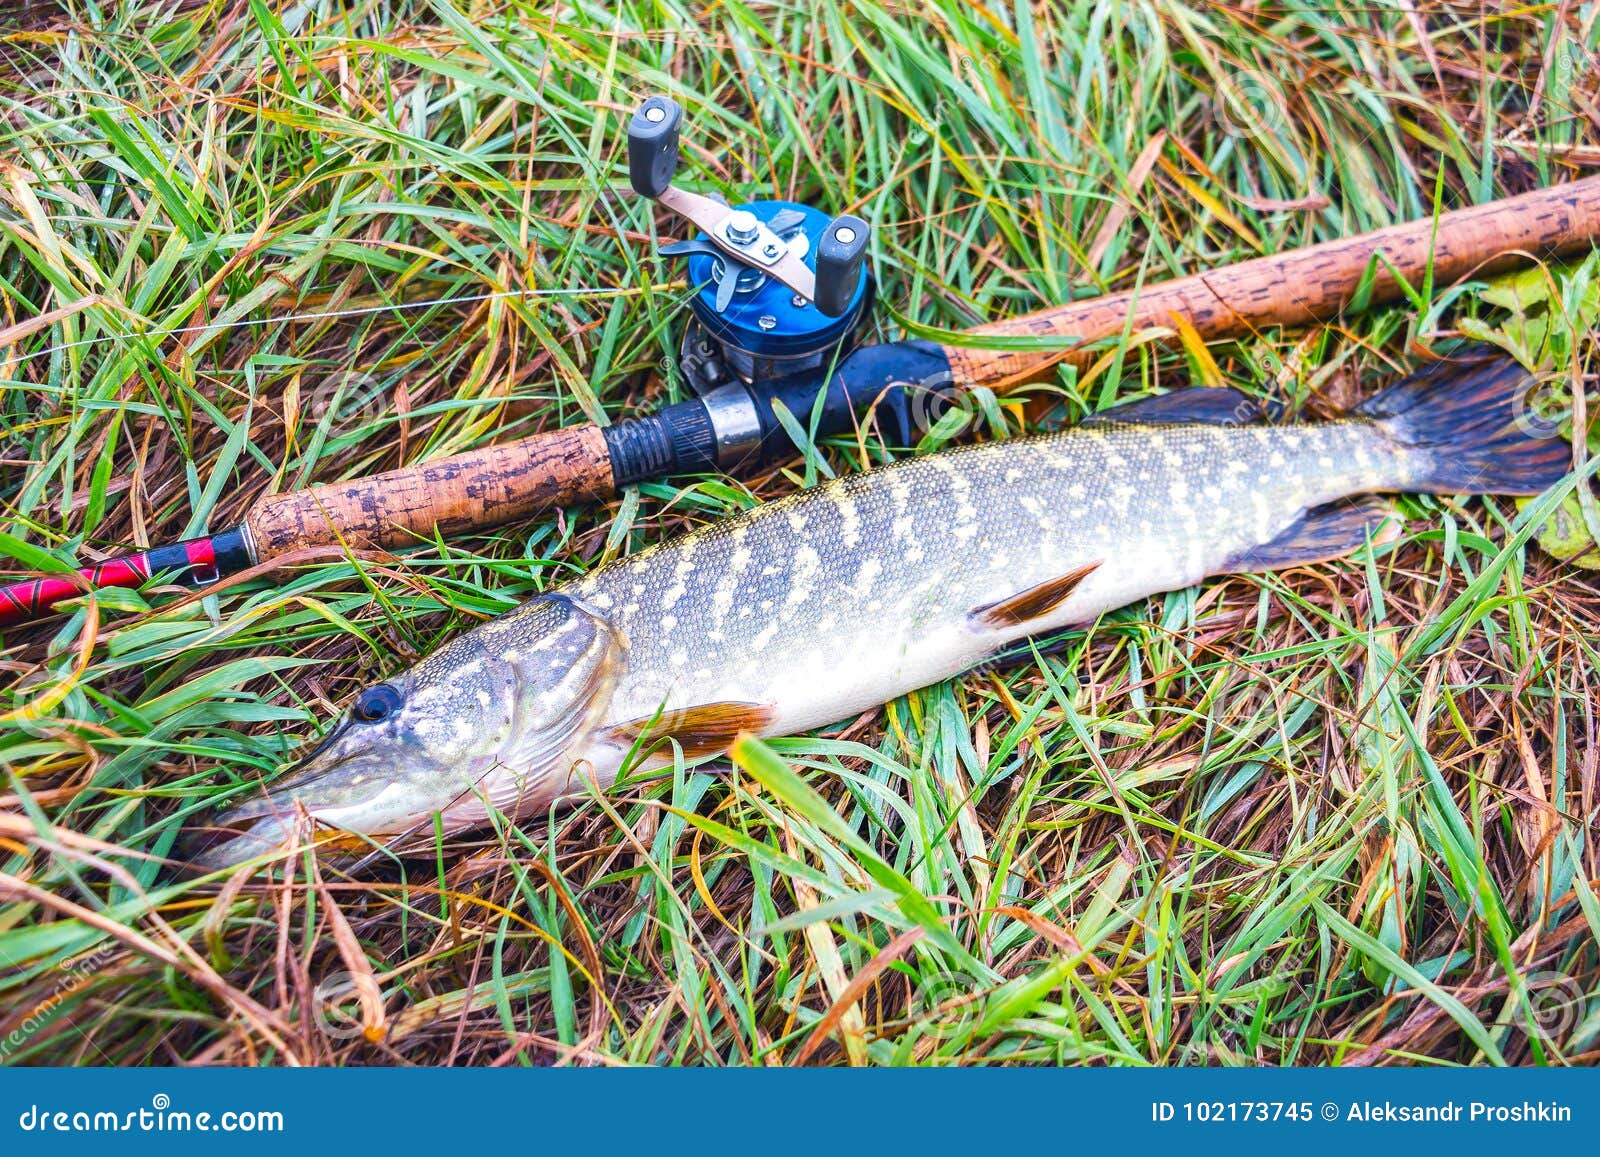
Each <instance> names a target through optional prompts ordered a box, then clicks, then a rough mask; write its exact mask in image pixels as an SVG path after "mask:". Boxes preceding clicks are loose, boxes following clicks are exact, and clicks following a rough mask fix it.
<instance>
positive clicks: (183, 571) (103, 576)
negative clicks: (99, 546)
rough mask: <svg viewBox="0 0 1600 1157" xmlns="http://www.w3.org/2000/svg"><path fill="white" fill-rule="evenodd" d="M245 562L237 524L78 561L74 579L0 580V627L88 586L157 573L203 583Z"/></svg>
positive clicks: (126, 582) (132, 581) (127, 582)
mask: <svg viewBox="0 0 1600 1157" xmlns="http://www.w3.org/2000/svg"><path fill="white" fill-rule="evenodd" d="M248 565H250V558H249V552H248V551H247V550H246V549H245V546H244V537H243V535H241V534H240V533H239V532H238V531H236V530H232V531H226V532H224V533H222V534H217V535H213V536H211V537H208V538H191V539H188V540H186V541H184V542H177V543H173V544H172V545H171V546H157V547H152V548H151V549H150V550H141V551H139V552H137V553H135V554H125V555H122V556H120V557H118V558H110V559H107V560H106V561H105V562H102V563H98V564H96V565H95V566H86V567H80V568H78V571H77V575H78V579H77V580H74V579H71V578H68V577H67V576H65V575H50V576H47V577H45V578H37V579H25V580H24V581H22V582H16V583H10V584H8V585H6V586H0V627H9V626H15V625H16V624H17V623H25V622H28V621H30V620H32V619H38V618H43V617H44V616H45V615H47V614H49V613H50V612H51V611H52V610H54V609H55V606H56V604H57V603H59V602H62V601H63V600H66V599H76V598H81V597H82V596H83V595H84V594H85V593H87V591H89V590H104V589H106V588H108V587H137V586H142V585H143V584H144V583H147V582H149V581H150V579H151V578H152V577H153V576H155V575H161V574H168V575H170V576H171V581H173V582H177V583H183V584H184V585H186V586H204V585H205V584H206V583H210V582H215V581H216V580H217V579H218V578H220V577H221V576H222V575H224V574H229V573H232V572H233V571H236V570H239V569H242V568H243V567H246V566H248ZM79 580H81V581H79Z"/></svg>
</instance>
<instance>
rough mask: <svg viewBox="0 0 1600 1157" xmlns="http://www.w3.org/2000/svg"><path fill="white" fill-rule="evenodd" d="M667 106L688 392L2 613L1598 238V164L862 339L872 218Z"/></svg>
mask: <svg viewBox="0 0 1600 1157" xmlns="http://www.w3.org/2000/svg"><path fill="white" fill-rule="evenodd" d="M682 120H683V110H682V108H681V107H680V106H679V105H678V104H677V103H676V102H675V101H673V100H671V99H669V98H667V97H663V96H653V97H651V98H649V99H648V100H646V101H645V102H644V103H643V104H642V105H641V106H640V107H639V108H638V110H637V111H636V112H635V113H634V115H633V118H632V119H631V121H630V122H629V125H628V176H629V183H630V184H631V185H632V187H633V190H634V191H635V192H636V193H637V194H639V195H640V196H642V197H646V198H648V199H650V200H653V201H655V202H657V203H659V204H660V205H661V206H662V207H664V208H666V209H669V210H671V211H672V212H674V213H675V214H677V215H678V216H680V217H682V218H684V219H685V220H687V221H688V222H689V223H690V224H692V225H693V226H695V228H696V229H697V230H698V234H697V235H696V236H695V237H694V238H693V239H691V240H688V241H682V242H678V243H676V244H671V245H665V246H663V247H662V248H661V251H660V252H661V253H662V255H664V256H678V257H685V258H687V259H688V277H689V283H690V284H691V285H694V286H697V287H699V288H698V289H697V290H696V292H695V294H694V296H693V297H692V298H691V300H690V319H689V321H688V324H687V326H686V328H685V332H684V336H683V340H682V344H681V350H680V364H681V366H682V369H683V372H684V376H685V378H686V379H687V381H688V384H689V386H690V388H691V390H692V391H693V392H694V395H695V396H694V397H693V398H690V399H688V400H685V401H681V402H677V403H673V404H671V405H668V406H665V407H663V408H662V409H660V410H658V411H656V412H655V413H653V414H649V415H644V416H641V417H636V418H629V419H624V420H622V421H619V422H616V423H614V424H612V425H609V426H605V427H601V426H598V425H594V424H590V423H586V424H582V425H577V426H571V427H564V428H561V429H556V430H549V431H545V432H542V433H539V434H533V435H530V436H529V437H526V438H522V439H520V440H517V441H514V442H507V443H503V444H500V445H493V446H486V447H483V448H481V449H477V450H471V451H467V452H465V453H462V454H455V455H451V456H449V457H446V458H441V459H438V460H436V461H432V462H423V463H419V464H416V465H412V466H405V467H401V468H399V469H396V470H389V471H385V472H383V473H381V474H376V475H371V476H369V477H365V478H360V479H355V480H351V481H347V482H332V483H325V484H322V485H318V486H312V487H309V488H306V489H302V490H295V491H289V492H287V493H283V494H275V495H268V496H266V497H264V498H262V499H260V500H259V501H258V502H257V503H256V504H255V505H254V506H253V507H252V508H251V510H250V511H249V513H248V514H247V515H246V516H245V519H244V521H243V523H241V524H240V525H239V526H236V527H232V528H230V529H228V530H224V531H221V532H219V533H216V534H212V535H207V536H205V537H201V538H194V539H189V540H186V541H183V542H179V543H174V544H171V545H167V546H160V547H156V548H153V549H151V550H147V551H140V552H137V553H133V554H128V555H123V556H120V557H117V558H113V559H109V560H107V561H105V562H102V563H99V564H98V565H95V566H91V567H83V568H81V569H79V570H77V571H75V572H71V573H67V574H61V575H50V576H46V577H42V578H37V579H29V580H25V581H22V582H16V583H12V584H10V585H8V586H4V587H0V627H3V626H7V625H12V624H16V623H19V622H26V621H29V620H32V619H35V618H38V617H41V616H43V615H45V614H48V613H49V612H50V611H51V610H52V609H53V608H54V607H55V606H56V605H57V604H58V603H60V602H62V601H64V600H67V599H72V598H78V597H81V596H82V595H84V594H85V593H87V592H89V591H91V590H95V589H100V588H105V587H131V586H139V585H142V584H143V583H145V582H148V581H149V580H150V579H152V578H155V577H164V578H165V580H166V581H168V582H173V583H178V584H182V585H188V586H197V587H198V586H205V585H208V584H210V583H212V582H215V581H217V580H218V579H221V578H223V577H225V576H227V575H230V574H235V573H238V572H240V571H243V570H245V569H247V568H249V567H252V566H259V565H261V564H263V563H269V562H271V561H272V560H273V559H276V558H280V557H282V556H284V555H286V554H289V553H290V552H295V551H300V550H304V549H307V548H312V547H326V546H340V545H344V546H348V547H351V548H362V547H381V548H387V549H397V548H401V547H405V546H409V545H415V544H418V543H420V542H423V541H426V540H428V539H431V538H432V537H434V536H435V535H436V534H442V535H447V536H448V535H452V534H458V533H461V532H464V531H468V530H477V529H482V528H486V527H491V526H496V525H500V524H503V523H506V522H511V521H516V520H519V519H524V518H529V517H532V516H535V515H538V514H541V513H545V512H547V511H549V510H552V509H554V508H557V507H564V506H572V505H577V504H579V503H588V502H602V501H606V500H608V499H610V498H612V497H614V496H615V495H616V494H617V493H618V492H619V491H620V490H622V489H623V488H625V487H627V486H631V485H635V484H637V483H640V482H645V481H650V480H655V479H661V478H668V477H671V476H674V475H678V474H690V473H703V472H706V471H711V470H722V471H729V472H732V471H736V470H738V469H740V468H741V467H746V466H748V465H750V464H752V463H755V462H759V461H765V460H770V459H773V458H777V457H781V456H784V455H787V454H788V453H789V452H791V450H792V448H793V442H792V440H791V438H790V437H789V435H788V433H787V431H786V429H785V426H784V418H785V417H787V416H791V415H792V416H795V417H797V418H799V419H801V420H806V419H810V420H811V421H812V424H813V430H814V434H815V436H818V437H821V436H826V435H831V434H839V433H847V432H849V431H851V430H854V429H855V428H856V427H857V424H858V423H860V422H861V421H863V420H864V419H867V418H876V419H877V420H878V421H879V422H881V423H883V424H884V426H885V427H886V429H887V433H888V434H889V435H890V436H891V437H895V438H898V439H899V441H900V444H902V445H904V444H907V443H908V442H909V441H910V438H911V434H912V428H913V426H914V425H915V424H916V423H915V419H916V418H917V417H918V416H919V415H922V414H924V413H926V410H927V407H923V406H916V405H913V395H914V394H915V392H916V391H919V390H930V391H935V392H939V393H941V394H943V395H944V396H947V397H948V396H951V395H953V394H954V393H955V392H957V391H960V390H964V389H971V388H973V387H976V386H1008V385H1012V384H1018V383H1022V382H1027V381H1031V380H1035V379H1037V378H1039V377H1042V376H1046V375H1048V374H1049V373H1050V372H1052V370H1053V369H1054V367H1055V366H1056V365H1058V364H1059V363H1060V362H1061V361H1062V360H1063V359H1064V358H1065V357H1069V356H1072V354H1073V352H1074V351H1075V350H1076V351H1081V350H1083V349H1084V348H1085V347H1088V346H1090V345H1092V344H1093V343H1096V342H1100V341H1104V340H1107V339H1111V338H1116V337H1118V336H1119V335H1121V334H1123V333H1125V332H1133V331H1138V330H1143V329H1149V328H1151V327H1168V326H1171V325H1172V323H1173V321H1174V319H1179V320H1181V321H1183V322H1184V323H1186V324H1187V325H1188V326H1190V327H1192V328H1193V330H1194V331H1195V332H1196V333H1198V335H1199V336H1200V337H1201V338H1202V339H1204V340H1207V341H1211V340H1217V339H1222V338H1228V337H1239V336H1244V335H1247V334H1249V333H1252V332H1255V331H1256V330H1259V329H1262V328H1269V327H1284V328H1293V327H1297V326H1303V325H1307V324H1313V323H1317V322H1323V321H1327V320H1330V319H1332V318H1334V317H1337V316H1338V315H1339V314H1340V313H1341V312H1343V311H1346V310H1349V309H1355V308H1366V307H1368V306H1372V305H1382V304H1386V303H1389V302H1392V301H1395V300H1397V299H1399V298H1400V297H1401V296H1402V293H1403V291H1404V286H1405V285H1406V284H1409V283H1414V282H1420V281H1422V280H1423V279H1424V278H1425V277H1426V276H1428V275H1429V274H1430V273H1431V276H1432V279H1433V281H1434V282H1435V283H1450V282H1455V281H1459V280H1461V279H1462V278H1465V277H1468V276H1473V275H1491V274H1494V273H1497V272H1500V271H1503V270H1505V269H1507V268H1510V267H1513V266H1515V265H1518V264H1522V263H1525V262H1528V261H1530V260H1542V259H1546V258H1552V257H1559V256H1563V255H1567V254H1571V253H1573V252H1575V251H1578V250H1582V249H1586V248H1588V247H1589V246H1591V245H1592V244H1593V243H1594V241H1595V240H1596V238H1597V237H1600V177H1588V178H1585V179H1582V180H1579V181H1574V182H1571V183H1569V184H1565V185H1559V186H1556V187H1554V188H1550V189H1541V190H1537V191H1535V192H1531V193H1525V194H1522V195H1520V196H1516V197H1509V198H1506V199H1504V200H1500V201H1495V202H1490V203H1489V204H1485V205H1480V206H1476V207H1472V208H1466V209H1457V210H1452V211H1450V212H1447V213H1442V214H1440V215H1438V216H1437V217H1429V218H1423V219H1421V220H1417V221H1412V222H1408V223H1405V224H1401V225H1394V226H1390V227H1388V228H1384V229H1379V230H1376V231H1373V232H1370V233H1364V234H1361V235H1359V236H1356V237H1351V238H1346V239H1343V240H1337V241H1327V242H1323V243H1321V244H1318V245H1312V246H1308V247H1306V248H1302V249H1296V250H1291V251H1289V252H1287V253H1281V254H1276V255H1273V256H1268V257H1258V258H1253V259H1251V260H1248V261H1243V262H1239V263H1237V264H1234V265H1229V266H1225V267H1223V268H1221V269H1217V270H1214V271H1211V272H1209V273H1201V274H1195V275H1192V276H1188V277H1181V278H1176V279H1173V280H1169V281H1163V282H1158V283H1155V284H1153V285H1146V286H1141V287H1139V288H1136V289H1132V290H1125V291H1122V292H1118V293H1111V294H1106V295H1104V296H1101V297H1095V298H1090V299H1087V300H1084V301H1076V302H1071V303H1068V304H1064V305H1059V306H1054V307H1051V308H1047V309H1043V310H1040V311H1038V312H1035V313H1030V314H1026V315H1023V316H1020V317H1015V318H1010V319H1007V320H1004V321H998V322H990V323H986V324H984V325H979V326H977V327H975V328H972V329H970V330H967V331H965V333H966V334H967V335H970V336H972V337H973V338H976V339H1014V338H1025V339H1034V340H1032V341H1031V342H1028V343H1022V345H1021V348H1019V346H1018V343H1011V345H1010V347H1007V346H1006V345H1004V344H1002V343H996V344H994V345H990V346H982V345H971V346H968V345H941V344H938V343H936V342H931V341H927V340H924V339H915V338H913V339H907V340H903V341H896V342H884V343H879V344H875V345H862V344H859V342H858V338H859V335H860V332H861V330H862V327H863V323H864V321H865V319H866V317H867V315H868V313H869V311H870V308H871V301H872V296H873V281H872V277H871V273H870V271H869V270H868V269H867V268H866V264H865V257H866V251H867V246H868V242H869V240H870V228H869V226H868V225H867V223H866V222H865V221H862V220H861V219H860V218H857V217H853V216H848V215H847V216H841V217H838V218H833V219H830V218H829V217H828V216H827V214H825V213H823V212H821V211H820V210H818V209H816V208H814V207H812V206H809V205H801V204H795V203H792V202H787V201H776V200H773V201H753V202H750V203H747V204H744V205H739V206H729V205H726V204H723V203H722V202H720V201H717V200H714V199H712V198H710V197H706V196H702V195H700V194H697V193H693V192H690V191H688V190H685V189H682V188H679V187H677V186H675V185H673V184H672V178H673V176H674V175H675V173H676V169H677V163H678V156H679V133H680V128H681V124H682ZM819 396H820V398H819Z"/></svg>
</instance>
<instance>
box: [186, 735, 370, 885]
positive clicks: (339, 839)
mask: <svg viewBox="0 0 1600 1157" xmlns="http://www.w3.org/2000/svg"><path fill="white" fill-rule="evenodd" d="M343 731H344V728H343V727H339V728H336V729H335V730H334V731H332V732H330V733H329V734H328V735H327V736H325V737H324V738H323V739H322V741H321V742H319V743H318V744H317V745H316V746H315V747H314V748H312V749H311V750H310V751H309V752H307V753H306V754H305V755H304V756H302V757H301V758H300V759H298V760H296V761H295V762H294V763H293V764H292V765H291V766H290V768H289V770H288V772H287V774H285V775H284V776H283V777H282V778H281V779H280V780H279V781H278V782H277V783H274V784H273V785H272V786H271V787H269V788H266V789H265V790H263V791H260V792H258V793H255V794H254V795H253V796H252V797H251V798H250V799H248V800H246V801H245V802H243V803H241V804H238V805H236V806H234V807H231V808H228V809H226V810H224V811H223V812H222V813H221V814H219V815H217V816H215V817H213V818H212V819H211V820H210V822H208V823H205V824H201V825H196V826H194V827H192V828H190V829H189V831H188V832H187V833H185V836H184V839H183V840H182V842H181V843H180V845H179V848H178V858H179V859H180V860H181V861H182V862H183V863H184V864H185V865H186V866H188V867H191V868H194V869H198V870H201V871H217V870H221V869H224V868H232V867H237V866H238V865H239V864H242V863H244V862H245V861H246V860H253V859H256V858H258V857H261V856H265V855H269V854H271V853H273V852H276V851H278V850H280V849H281V848H283V846H284V845H285V844H286V843H288V842H289V840H290V837H291V836H293V835H294V834H295V829H296V828H297V827H298V826H300V824H299V821H300V807H301V806H304V807H305V809H306V811H308V812H310V813H311V816H312V819H313V821H314V823H315V825H316V826H317V827H318V828H320V829H322V830H321V831H320V832H318V833H317V834H316V839H315V843H316V845H317V847H318V848H319V849H327V850H335V851H337V850H343V849H345V848H347V847H348V848H349V849H351V850H361V849H367V848H370V846H371V842H370V841H371V839H373V838H378V837H375V836H371V835H369V836H367V837H363V836H358V835H356V834H355V833H353V832H343V833H341V832H340V831H339V829H338V827H337V825H336V824H332V823H331V822H330V821H328V820H324V819H320V818H319V817H318V816H317V813H318V812H319V811H322V810H326V809H331V810H334V811H339V810H343V809H345V808H349V807H358V806H360V805H362V804H365V803H369V802H371V801H372V800H373V799H376V798H377V796H378V795H379V794H381V793H382V792H383V790H384V788H385V787H386V786H387V785H386V784H385V782H384V780H383V778H382V777H380V776H376V775H373V776H371V777H370V779H365V777H362V776H361V775H360V769H362V768H367V769H369V770H376V768H375V766H374V764H373V761H372V760H370V759H367V758H363V757H362V756H360V755H359V754H352V755H346V756H342V757H336V756H333V755H332V747H333V744H334V742H335V741H336V740H337V739H338V738H339V736H340V735H341V734H342V733H343ZM358 788H363V789H364V790H357V789H358ZM308 789H311V790H310V792H309V794H310V795H311V797H312V798H311V799H309V800H308V799H307V798H306V796H307V794H308Z"/></svg>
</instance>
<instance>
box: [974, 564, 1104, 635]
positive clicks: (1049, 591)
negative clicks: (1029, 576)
mask: <svg viewBox="0 0 1600 1157" xmlns="http://www.w3.org/2000/svg"><path fill="white" fill-rule="evenodd" d="M1099 566H1100V563H1099V562H1098V561H1096V562H1091V563H1087V564H1085V565H1084V566H1080V567H1079V568H1078V569H1077V570H1073V571H1068V572H1067V573H1066V574H1064V575H1061V576H1060V577H1059V578H1053V579H1049V580H1048V581H1046V582H1042V583H1039V584H1038V585H1037V586H1031V587H1029V588H1028V589H1027V590H1025V591H1018V592H1017V593H1016V594H1014V595H1012V596H1010V597H1009V598H1004V599H1001V600H1000V601H999V602H997V603H985V604H984V605H983V606H981V607H973V608H972V609H971V610H970V611H968V612H967V621H968V622H969V623H971V624H972V625H973V626H976V627H980V628H983V629H986V630H998V629H1001V628H1005V627H1020V626H1022V625H1023V624H1024V623H1029V622H1032V621H1033V620H1035V619H1043V618H1046V617H1048V616H1049V614H1050V613H1051V612H1052V611H1054V610H1055V609H1056V608H1057V607H1059V606H1060V605H1061V604H1062V603H1064V602H1066V600H1067V598H1068V596H1070V595H1071V594H1072V592H1073V591H1075V590H1077V589H1078V584H1079V583H1081V582H1082V581H1083V580H1084V579H1086V578H1088V577H1089V576H1090V575H1091V574H1093V573H1094V572H1095V570H1097V569H1098V568H1099Z"/></svg>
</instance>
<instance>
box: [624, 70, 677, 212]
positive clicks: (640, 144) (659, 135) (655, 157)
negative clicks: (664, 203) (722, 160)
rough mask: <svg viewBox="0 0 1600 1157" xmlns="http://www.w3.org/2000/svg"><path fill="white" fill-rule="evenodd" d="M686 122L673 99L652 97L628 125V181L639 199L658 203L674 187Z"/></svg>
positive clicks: (640, 107)
mask: <svg viewBox="0 0 1600 1157" xmlns="http://www.w3.org/2000/svg"><path fill="white" fill-rule="evenodd" d="M682 123H683V106H682V105H680V104H679V103H678V102H677V101H675V100H673V99H672V98H671V97H669V96H653V97H651V98H650V99H649V100H647V101H645V102H644V103H643V104H642V105H640V106H639V108H638V109H637V111H635V112H634V114H633V119H632V120H630V121H629V122H628V181H629V183H630V184H632V185H633V191H634V192H635V193H638V194H639V196H641V197H648V198H650V199H651V200H652V201H654V200H655V199H656V198H657V197H659V196H661V194H663V193H665V192H666V191H667V189H668V188H670V187H671V185H672V175H673V174H674V173H675V172H677V171H678V126H679V125H680V124H682Z"/></svg>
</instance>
